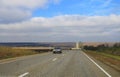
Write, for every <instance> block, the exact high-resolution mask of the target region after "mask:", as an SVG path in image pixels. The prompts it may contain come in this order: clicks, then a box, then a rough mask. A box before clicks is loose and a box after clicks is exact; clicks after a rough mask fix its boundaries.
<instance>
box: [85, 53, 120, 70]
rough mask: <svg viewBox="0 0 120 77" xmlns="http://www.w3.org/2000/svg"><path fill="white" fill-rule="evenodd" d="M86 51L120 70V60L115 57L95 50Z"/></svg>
mask: <svg viewBox="0 0 120 77" xmlns="http://www.w3.org/2000/svg"><path fill="white" fill-rule="evenodd" d="M85 53H87V54H88V55H91V56H92V57H94V58H95V59H97V60H99V61H101V62H103V63H105V64H107V65H109V66H111V67H113V68H115V69H116V70H118V71H120V60H118V59H115V58H114V57H109V56H107V55H103V54H101V53H98V52H94V51H86V52H85Z"/></svg>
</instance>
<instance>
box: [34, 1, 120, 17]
mask: <svg viewBox="0 0 120 77" xmlns="http://www.w3.org/2000/svg"><path fill="white" fill-rule="evenodd" d="M119 3H120V1H119V0H61V1H60V3H58V4H52V3H51V4H50V5H48V6H47V7H45V8H42V9H41V8H40V9H36V10H35V11H34V12H33V16H44V17H52V16H56V15H62V14H69V15H71V14H72V15H73V14H78V15H110V14H120V6H119Z"/></svg>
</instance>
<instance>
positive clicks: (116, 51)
mask: <svg viewBox="0 0 120 77" xmlns="http://www.w3.org/2000/svg"><path fill="white" fill-rule="evenodd" d="M83 48H84V49H85V50H91V51H97V52H105V53H109V54H113V55H119V56H120V43H115V44H114V45H112V46H110V45H109V44H101V45H98V46H87V45H85V46H84V47H83Z"/></svg>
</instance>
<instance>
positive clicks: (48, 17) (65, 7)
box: [0, 0, 120, 42]
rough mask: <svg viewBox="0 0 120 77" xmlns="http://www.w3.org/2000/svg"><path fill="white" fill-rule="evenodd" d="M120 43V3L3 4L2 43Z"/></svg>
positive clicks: (15, 0) (3, 0)
mask: <svg viewBox="0 0 120 77" xmlns="http://www.w3.org/2000/svg"><path fill="white" fill-rule="evenodd" d="M77 41H83V42H120V1H119V0H0V42H77Z"/></svg>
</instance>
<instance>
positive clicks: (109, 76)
mask: <svg viewBox="0 0 120 77" xmlns="http://www.w3.org/2000/svg"><path fill="white" fill-rule="evenodd" d="M83 53H84V52H83ZM84 55H85V56H86V57H87V58H88V59H89V60H90V61H92V62H93V63H94V64H95V65H96V66H97V67H98V68H99V69H100V70H101V71H103V72H104V73H105V74H106V75H107V76H108V77H112V76H111V75H110V74H109V73H107V72H106V71H105V70H104V69H103V68H102V67H101V66H100V65H98V64H97V63H96V62H95V61H94V60H92V59H91V58H90V57H89V56H88V55H87V54H86V53H84Z"/></svg>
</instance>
